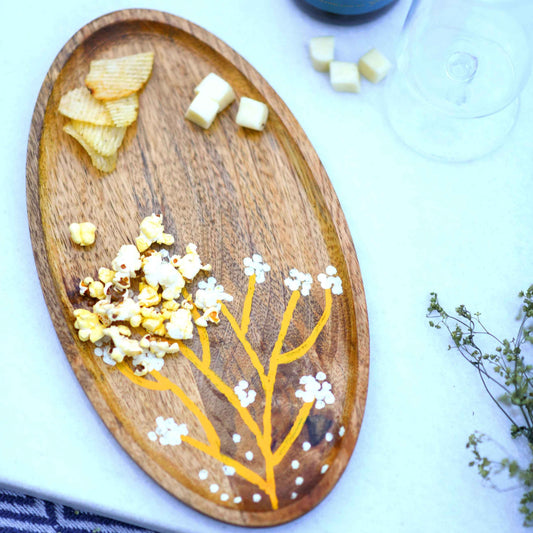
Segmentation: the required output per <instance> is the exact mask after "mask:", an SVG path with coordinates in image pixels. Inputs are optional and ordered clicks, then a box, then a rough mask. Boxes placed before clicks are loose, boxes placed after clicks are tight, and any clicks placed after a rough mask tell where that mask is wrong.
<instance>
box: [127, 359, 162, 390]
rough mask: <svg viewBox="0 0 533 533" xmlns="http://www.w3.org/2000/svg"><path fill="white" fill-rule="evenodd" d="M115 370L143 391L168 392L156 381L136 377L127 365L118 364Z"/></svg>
mask: <svg viewBox="0 0 533 533" xmlns="http://www.w3.org/2000/svg"><path fill="white" fill-rule="evenodd" d="M117 369H118V370H120V372H121V373H122V374H123V375H124V376H126V377H127V378H128V379H129V380H130V381H132V382H133V383H135V385H139V386H140V387H143V388H145V389H149V390H158V391H165V390H168V387H165V386H164V385H162V384H161V383H159V382H156V381H150V380H148V379H146V378H143V377H141V376H136V375H135V374H134V372H133V370H132V369H131V368H130V367H129V366H128V365H127V363H124V362H122V363H118V364H117Z"/></svg>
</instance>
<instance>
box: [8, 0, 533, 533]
mask: <svg viewBox="0 0 533 533" xmlns="http://www.w3.org/2000/svg"><path fill="white" fill-rule="evenodd" d="M126 7H150V8H157V9H161V10H164V11H169V12H171V13H174V14H176V15H179V16H182V17H184V18H187V19H189V20H191V21H193V22H195V23H197V24H199V25H201V26H203V27H204V28H206V29H207V30H209V31H211V32H212V33H214V34H215V35H217V36H218V37H220V38H221V39H222V40H224V41H225V42H226V43H228V44H229V45H230V46H232V47H233V48H234V49H235V50H236V51H237V52H238V53H240V54H241V55H242V56H244V57H245V58H246V59H247V60H248V61H249V62H250V63H251V64H252V65H253V66H254V67H255V68H256V69H257V70H258V71H259V72H260V73H261V74H262V75H263V76H264V77H265V78H266V80H267V81H268V82H269V83H270V84H271V85H272V86H273V87H274V89H275V90H276V91H277V92H278V93H279V95H280V96H281V97H282V98H283V99H284V100H285V102H286V103H287V105H288V106H289V108H290V109H291V110H292V112H293V113H294V115H295V116H296V118H297V119H298V120H299V122H300V123H301V125H302V126H303V129H304V130H305V132H306V133H307V135H308V136H309V138H310V140H311V142H312V144H313V145H314V147H315V149H316V151H317V153H318V155H319V156H320V158H321V159H322V161H323V163H324V166H325V168H326V170H327V172H328V174H329V177H330V179H331V181H332V183H333V186H334V188H335V190H336V192H337V194H338V196H339V198H340V201H341V204H342V207H343V209H344V211H345V214H346V217H347V220H348V223H349V226H350V229H351V232H352V236H353V240H354V243H355V247H356V250H357V253H358V257H359V261H360V265H361V269H362V274H363V279H364V284H365V290H366V295H367V304H368V312H369V321H370V336H371V368H370V382H369V390H368V401H367V408H366V414H365V419H364V422H363V426H362V430H361V434H360V438H359V441H358V444H357V446H356V449H355V452H354V455H353V457H352V459H351V461H350V463H349V465H348V468H347V470H346V472H345V474H344V475H343V477H342V478H341V479H340V481H339V482H338V484H337V485H336V487H335V489H334V490H333V491H332V493H331V494H330V495H329V496H328V497H327V498H326V500H325V501H324V502H323V503H322V504H320V505H319V506H318V507H317V508H316V509H315V510H313V511H312V512H310V513H308V514H307V515H306V516H304V517H302V518H300V519H299V520H297V521H295V522H293V523H292V524H290V525H286V526H283V527H280V528H278V529H277V531H280V532H282V531H291V532H293V531H294V532H304V531H320V532H330V531H331V532H335V533H339V532H347V531H357V532H359V533H374V532H383V531H392V532H395V533H403V532H406V533H407V532H408V533H416V532H431V533H439V532H443V533H444V532H446V533H449V532H460V531H469V532H484V533H491V532H498V533H501V532H513V531H520V530H521V517H520V515H519V513H518V512H517V511H516V509H517V507H518V500H519V496H520V492H517V491H510V492H497V491H494V490H492V489H490V488H488V487H485V486H484V485H483V484H482V483H481V481H480V479H479V477H478V476H477V474H476V472H475V471H474V470H473V469H470V468H468V466H467V463H468V461H469V460H470V455H469V453H468V452H467V450H466V449H465V442H466V439H467V436H468V435H469V434H470V433H471V432H472V431H473V430H475V429H478V430H481V431H483V432H485V433H488V434H490V435H493V436H494V437H496V438H497V439H498V440H499V442H500V443H501V444H502V446H504V447H505V448H506V449H507V450H508V452H509V453H510V454H517V453H519V452H520V450H519V449H518V448H517V445H516V443H514V442H513V441H511V439H510V438H508V437H507V435H508V427H507V422H506V421H505V420H504V419H503V417H502V416H501V415H500V414H499V413H498V411H497V410H496V408H495V407H493V406H492V405H491V404H490V403H489V400H488V397H487V396H486V393H485V392H484V390H483V389H482V386H481V383H480V382H479V380H478V378H477V376H476V374H475V372H474V371H473V370H472V369H471V368H470V367H469V366H468V365H467V364H466V363H464V362H463V361H462V360H461V359H460V358H459V356H458V355H457V354H453V353H449V352H448V351H447V345H448V339H446V338H445V336H444V333H442V334H440V335H439V334H437V332H435V331H433V330H431V329H430V328H429V327H428V325H427V320H426V319H425V310H426V307H427V303H428V295H429V292H430V291H433V290H436V291H438V292H439V294H440V296H441V299H442V301H443V302H444V303H446V304H447V305H448V306H449V307H452V306H455V305H457V304H460V303H464V304H467V305H470V306H471V307H472V308H474V309H478V310H480V311H482V312H483V315H484V317H485V320H486V322H487V323H488V324H490V325H492V327H493V328H494V329H495V330H496V331H497V332H498V333H500V334H501V335H503V336H505V335H508V336H511V335H512V334H513V332H514V331H515V325H516V324H515V320H514V316H515V309H516V308H517V307H516V306H517V302H518V300H517V299H516V298H515V297H514V295H515V294H516V293H517V292H518V291H519V290H520V289H522V288H526V287H527V286H528V285H529V284H530V283H532V282H533V278H532V275H531V274H532V268H531V267H532V264H533V239H532V238H531V236H532V232H531V226H532V221H533V201H532V198H533V150H532V139H533V130H532V127H531V124H532V118H533V83H532V82H531V81H530V82H529V83H528V85H527V86H526V88H525V90H524V93H523V95H522V107H521V112H520V117H519V120H518V123H517V125H516V127H515V129H514V130H513V132H512V133H511V136H510V137H509V139H508V140H507V142H506V144H505V145H504V146H502V147H501V148H500V149H499V150H498V151H497V152H495V153H493V154H492V155H490V156H488V157H485V158H483V159H480V160H478V161H475V162H472V163H468V164H462V165H453V164H444V163H438V162H434V161H429V160H426V159H424V158H422V157H420V156H418V155H417V154H415V153H413V152H411V151H410V150H409V149H407V148H406V147H404V146H403V145H402V144H401V143H400V142H399V141H398V140H397V139H396V138H395V137H394V135H393V134H392V132H391V131H390V129H389V128H388V126H387V123H386V120H385V118H384V115H383V112H382V108H381V102H382V96H383V87H382V86H371V85H370V84H365V85H364V90H363V92H362V93H361V94H359V95H353V94H340V93H335V92H333V91H332V90H331V88H330V86H329V82H328V78H327V76H325V75H321V74H319V73H317V72H315V71H314V70H313V69H312V68H311V67H310V64H309V60H308V57H307V50H306V45H307V41H308V39H309V38H311V37H313V36H317V35H324V34H333V35H335V36H336V37H337V50H338V57H339V59H345V60H355V59H357V58H358V57H359V56H360V55H361V54H362V53H364V52H366V51H367V49H369V48H370V47H372V46H377V47H378V48H380V49H381V50H382V51H383V52H385V53H386V54H387V55H391V56H392V53H393V50H394V43H395V40H396V38H397V36H398V33H399V31H400V28H401V25H402V23H403V20H404V17H405V14H406V12H407V9H408V7H409V0H400V1H399V3H398V4H396V6H395V7H394V8H393V9H392V10H391V11H390V12H388V13H387V14H386V16H384V17H383V18H381V19H379V20H378V21H375V22H372V23H369V24H365V25H362V26H358V27H353V26H331V25H328V24H325V23H322V22H318V21H316V20H314V19H312V18H310V17H309V16H307V15H306V14H304V13H302V12H301V11H300V10H299V9H297V7H296V6H295V5H294V4H293V3H292V0H270V1H267V0H256V1H255V2H251V1H250V0H224V1H223V2H221V1H220V0H196V1H195V2H191V1H185V0H173V1H164V0H159V1H156V0H154V1H151V2H149V1H136V2H128V1H118V0H115V1H103V0H90V1H89V0H80V1H77V2H72V1H66V0H52V1H49V2H37V1H34V2H25V1H23V0H19V1H13V0H12V1H9V2H5V3H4V2H3V3H2V7H0V13H1V15H2V17H1V18H2V21H3V24H2V36H1V38H0V47H1V50H0V51H1V53H0V73H1V82H0V106H1V113H0V119H1V121H2V126H1V127H0V166H1V169H2V171H1V173H0V180H1V186H2V187H1V189H2V194H1V197H0V228H1V229H0V236H1V243H2V250H3V254H2V260H1V262H0V273H1V276H0V302H2V305H1V306H0V333H1V336H2V340H3V347H2V349H1V352H0V353H1V358H2V359H1V361H2V364H1V366H2V372H0V485H1V486H4V487H9V488H15V489H19V490H23V491H26V492H27V493H30V494H34V495H40V496H43V497H46V498H50V499H54V500H58V501H62V502H65V503H69V504H71V505H73V506H75V507H77V508H82V509H89V510H93V511H96V512H99V513H103V514H105V515H109V516H112V517H115V518H119V519H122V520H126V521H129V522H133V523H136V524H139V525H144V526H146V527H149V528H152V529H155V530H158V531H179V532H204V531H215V532H217V531H238V530H240V528H237V527H233V526H228V525H224V524H221V523H219V522H217V521H215V520H212V519H209V518H207V517H205V516H203V515H201V514H199V513H197V512H195V511H193V510H192V509H190V508H188V507H187V506H185V505H183V504H181V503H180V502H179V501H177V500H176V499H174V498H173V497H172V496H170V495H169V494H168V493H166V492H165V491H164V490H163V489H161V488H160V487H159V486H158V485H157V484H156V483H155V482H153V481H152V480H151V478H149V477H148V476H147V475H146V474H144V472H143V471H141V469H140V468H139V467H137V465H136V464H135V463H134V462H133V461H132V460H130V458H129V456H128V455H127V454H126V453H125V452H124V451H123V450H122V449H121V447H120V446H119V445H118V444H117V443H116V442H115V440H114V438H113V437H112V436H111V434H110V433H109V432H108V430H107V429H106V427H105V426H104V425H103V423H102V422H101V421H100V419H99V417H98V415H97V414H96V412H95V411H94V410H93V408H92V406H91V404H90V403H89V401H88V400H87V398H86V396H85V394H84V392H83V390H82V388H81V387H80V385H79V384H78V382H77V380H76V378H75V376H74V374H73V372H72V371H71V369H70V366H69V364H68V363H67V360H66V358H65V356H64V354H63V352H62V349H61V346H60V344H59V341H58V339H57V337H56V335H55V331H54V329H53V326H52V323H51V320H50V318H49V315H48V312H47V309H46V306H45V303H44V300H43V296H42V293H41V288H40V284H39V280H38V277H37V272H36V268H35V265H34V260H33V255H32V247H31V242H30V236H29V231H28V223H27V215H26V198H25V160H26V146H27V138H28V133H29V128H30V123H31V118H32V113H33V107H34V104H35V101H36V98H37V95H38V92H39V89H40V86H41V83H42V81H43V79H44V77H45V75H46V72H47V71H48V68H49V66H50V64H51V63H52V61H53V60H54V57H55V56H56V54H57V53H58V52H59V50H60V49H61V47H62V46H63V45H64V43H65V42H66V41H67V40H68V39H69V38H70V37H71V35H72V34H73V33H75V32H76V31H77V30H78V29H79V28H80V27H81V26H83V25H85V24H86V23H87V22H89V21H90V20H92V19H94V18H96V17H98V16H100V15H102V14H105V13H107V12H109V11H113V10H115V9H121V8H126ZM58 383H59V384H60V385H59V386H58V385H57V384H58Z"/></svg>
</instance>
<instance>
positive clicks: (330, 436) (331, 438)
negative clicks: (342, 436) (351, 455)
mask: <svg viewBox="0 0 533 533" xmlns="http://www.w3.org/2000/svg"><path fill="white" fill-rule="evenodd" d="M326 440H327V441H328V442H331V441H332V440H333V434H332V433H326Z"/></svg>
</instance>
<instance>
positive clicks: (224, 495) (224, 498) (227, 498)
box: [220, 492, 229, 502]
mask: <svg viewBox="0 0 533 533" xmlns="http://www.w3.org/2000/svg"><path fill="white" fill-rule="evenodd" d="M220 499H221V500H222V501H223V502H227V501H228V500H229V495H228V494H226V493H225V492H223V493H222V494H221V495H220Z"/></svg>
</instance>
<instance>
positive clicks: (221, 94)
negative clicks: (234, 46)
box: [194, 72, 235, 112]
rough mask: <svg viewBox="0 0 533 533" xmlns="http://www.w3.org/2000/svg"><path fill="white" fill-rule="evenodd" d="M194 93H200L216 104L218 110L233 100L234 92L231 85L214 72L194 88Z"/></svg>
mask: <svg viewBox="0 0 533 533" xmlns="http://www.w3.org/2000/svg"><path fill="white" fill-rule="evenodd" d="M194 93H195V94H199V93H202V94H203V95H204V96H208V97H209V98H211V100H214V101H215V102H216V103H217V104H218V111H219V112H220V111H222V110H223V109H225V108H226V107H227V106H228V105H229V104H231V102H233V100H235V93H234V92H233V89H232V88H231V85H230V84H229V83H228V82H227V81H226V80H224V79H222V78H221V77H220V76H217V75H216V74H215V73H214V72H211V73H210V74H208V75H207V76H206V77H205V78H204V79H203V80H202V81H201V82H200V83H199V84H198V85H197V86H196V87H195V89H194Z"/></svg>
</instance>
